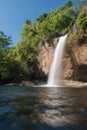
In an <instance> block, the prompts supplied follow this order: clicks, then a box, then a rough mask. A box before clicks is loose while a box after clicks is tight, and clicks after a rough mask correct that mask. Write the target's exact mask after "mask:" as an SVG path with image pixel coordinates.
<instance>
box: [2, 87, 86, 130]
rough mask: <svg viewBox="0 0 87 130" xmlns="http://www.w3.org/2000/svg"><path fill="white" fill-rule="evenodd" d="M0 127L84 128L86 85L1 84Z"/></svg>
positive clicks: (12, 129) (9, 129)
mask: <svg viewBox="0 0 87 130" xmlns="http://www.w3.org/2000/svg"><path fill="white" fill-rule="evenodd" d="M0 130H87V88H69V87H53V88H52V87H42V88H41V87H28V86H8V87H7V86H1V87H0Z"/></svg>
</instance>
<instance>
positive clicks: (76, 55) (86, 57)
mask: <svg viewBox="0 0 87 130" xmlns="http://www.w3.org/2000/svg"><path fill="white" fill-rule="evenodd" d="M54 41H55V44H54V42H53V45H56V44H57V42H58V40H57V39H54ZM54 50H55V46H53V47H52V46H47V45H45V46H43V47H42V49H41V51H40V53H39V68H40V69H42V71H43V72H44V73H45V74H46V75H48V73H49V69H50V65H51V63H52V60H53V55H54ZM62 70H63V71H62V78H63V79H64V80H65V79H68V80H75V81H83V82H86V81H87V46H86V45H82V46H78V47H74V48H73V49H72V48H69V46H68V45H67V46H66V48H65V52H64V57H63V60H62Z"/></svg>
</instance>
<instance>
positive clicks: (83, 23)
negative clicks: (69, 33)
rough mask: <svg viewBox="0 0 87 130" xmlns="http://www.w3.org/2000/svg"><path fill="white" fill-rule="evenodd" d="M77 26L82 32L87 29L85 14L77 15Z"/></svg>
mask: <svg viewBox="0 0 87 130" xmlns="http://www.w3.org/2000/svg"><path fill="white" fill-rule="evenodd" d="M77 26H78V28H79V29H82V30H83V31H84V30H85V29H86V28H87V16H86V13H85V12H83V13H80V14H79V16H78V19H77Z"/></svg>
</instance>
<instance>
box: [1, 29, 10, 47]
mask: <svg viewBox="0 0 87 130" xmlns="http://www.w3.org/2000/svg"><path fill="white" fill-rule="evenodd" d="M10 44H11V36H8V37H7V36H6V35H5V34H4V32H3V31H0V50H4V49H8V46H9V45H10Z"/></svg>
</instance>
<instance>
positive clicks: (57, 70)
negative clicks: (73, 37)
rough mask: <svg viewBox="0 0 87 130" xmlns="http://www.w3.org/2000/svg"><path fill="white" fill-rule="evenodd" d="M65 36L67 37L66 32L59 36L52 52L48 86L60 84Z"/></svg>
mask: <svg viewBox="0 0 87 130" xmlns="http://www.w3.org/2000/svg"><path fill="white" fill-rule="evenodd" d="M66 38H67V34H66V35H64V36H62V37H60V38H59V42H58V44H57V47H56V49H55V53H54V59H53V63H52V65H51V69H50V72H49V76H48V83H47V85H48V86H52V85H53V86H54V85H59V84H60V80H61V74H62V67H61V63H62V57H63V52H64V47H65V42H66Z"/></svg>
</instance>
